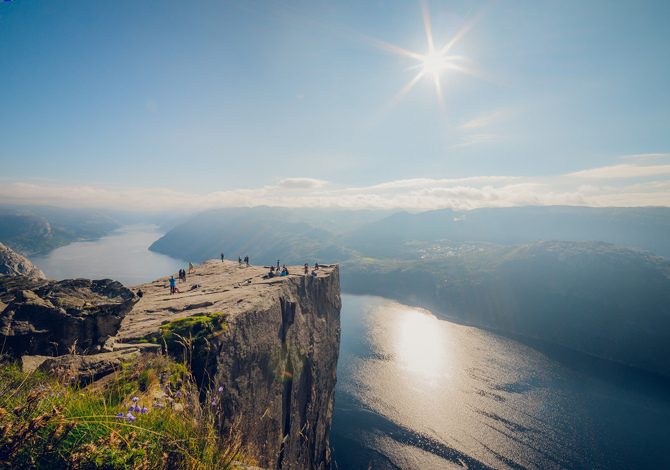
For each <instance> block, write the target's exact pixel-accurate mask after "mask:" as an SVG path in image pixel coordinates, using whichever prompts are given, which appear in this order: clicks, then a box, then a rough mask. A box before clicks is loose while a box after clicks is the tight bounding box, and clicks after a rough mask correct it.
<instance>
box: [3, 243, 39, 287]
mask: <svg viewBox="0 0 670 470" xmlns="http://www.w3.org/2000/svg"><path fill="white" fill-rule="evenodd" d="M0 276H26V277H29V278H34V279H46V276H45V275H44V273H43V272H42V271H41V270H40V269H39V268H38V267H37V266H35V265H34V264H33V263H31V262H30V260H29V259H28V258H26V257H25V256H23V255H20V254H18V253H17V252H15V251H14V250H12V249H11V248H9V247H8V246H6V245H3V244H2V243H0Z"/></svg>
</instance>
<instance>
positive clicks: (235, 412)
mask: <svg viewBox="0 0 670 470" xmlns="http://www.w3.org/2000/svg"><path fill="white" fill-rule="evenodd" d="M340 307H341V301H340V286H339V273H338V270H337V268H334V269H333V272H331V273H330V274H329V275H328V276H324V277H317V278H312V277H308V276H304V277H296V278H291V279H288V280H287V281H286V282H283V283H282V284H281V286H280V288H279V289H276V291H275V292H273V295H272V296H271V298H270V301H269V302H264V304H263V306H262V307H260V308H254V309H252V310H249V311H247V312H246V313H245V314H242V315H238V316H236V317H235V318H234V319H232V320H231V323H230V324H229V327H228V328H227V329H226V330H225V331H223V332H222V334H220V335H218V336H216V337H215V338H214V339H213V340H212V348H211V349H210V355H209V357H206V358H202V357H201V359H204V362H203V363H202V365H203V366H204V367H203V368H202V369H201V370H202V371H203V372H205V371H206V373H207V375H208V376H209V377H211V380H212V385H213V386H214V389H215V390H218V388H219V387H223V391H222V392H217V393H218V394H219V399H220V400H221V405H220V406H222V407H223V410H224V414H225V416H226V418H227V421H228V422H227V423H225V424H226V425H231V424H232V425H234V426H236V427H238V429H239V430H240V431H241V433H242V435H243V436H244V438H245V441H246V442H245V444H246V445H247V447H248V448H249V451H250V453H251V454H253V455H254V457H256V458H257V459H258V461H259V464H260V465H262V466H264V467H268V468H282V469H291V468H295V469H305V468H329V467H330V444H329V434H330V426H331V419H332V414H333V400H334V394H335V381H336V368H337V357H338V353H339V342H340Z"/></svg>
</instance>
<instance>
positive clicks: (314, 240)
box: [149, 207, 386, 264]
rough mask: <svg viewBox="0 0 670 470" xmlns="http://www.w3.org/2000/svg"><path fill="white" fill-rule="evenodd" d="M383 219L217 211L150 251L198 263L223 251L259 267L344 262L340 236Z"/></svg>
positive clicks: (374, 215) (287, 211)
mask: <svg viewBox="0 0 670 470" xmlns="http://www.w3.org/2000/svg"><path fill="white" fill-rule="evenodd" d="M385 215H386V213H384V212H373V211H357V212H352V211H335V210H333V211H318V210H315V209H286V208H275V207H254V208H232V209H217V210H211V211H206V212H203V213H200V214H198V215H196V216H194V217H192V218H190V219H188V220H187V221H186V222H183V223H182V224H179V225H177V226H176V227H174V228H173V229H172V230H170V231H169V232H168V233H167V234H165V236H163V237H162V238H161V239H159V240H157V241H156V242H155V243H154V244H152V245H151V247H150V248H149V249H150V250H152V251H156V252H159V253H165V254H170V255H172V256H175V257H178V258H181V259H188V260H192V261H198V262H200V261H205V260H207V259H211V258H216V257H218V256H219V255H220V253H221V252H222V251H223V252H224V253H225V254H226V256H227V257H228V258H233V259H236V258H237V257H238V256H241V257H244V256H247V255H248V256H250V258H251V261H252V262H253V263H260V264H272V263H274V262H276V260H277V259H278V258H279V259H281V260H282V262H285V263H290V264H302V263H304V262H308V261H309V262H314V260H319V259H322V260H325V259H328V260H337V259H346V258H348V257H349V253H348V251H347V249H346V248H345V247H343V246H342V244H341V243H340V242H339V241H338V239H339V238H340V237H341V235H340V234H341V233H343V232H345V231H347V230H352V229H355V228H358V227H359V226H361V225H363V224H365V223H368V222H369V221H376V220H380V219H381V218H382V217H384V216H385Z"/></svg>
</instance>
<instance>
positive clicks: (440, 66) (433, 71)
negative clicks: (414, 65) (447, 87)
mask: <svg viewBox="0 0 670 470" xmlns="http://www.w3.org/2000/svg"><path fill="white" fill-rule="evenodd" d="M447 60H448V59H447V58H446V57H445V56H444V55H443V54H440V52H439V51H433V52H431V53H429V54H427V55H425V56H424V57H423V60H422V61H421V64H420V65H421V71H422V72H423V74H424V75H429V76H432V77H433V78H434V77H436V76H437V77H438V78H439V76H440V74H441V73H442V72H443V71H444V70H445V69H446V68H447Z"/></svg>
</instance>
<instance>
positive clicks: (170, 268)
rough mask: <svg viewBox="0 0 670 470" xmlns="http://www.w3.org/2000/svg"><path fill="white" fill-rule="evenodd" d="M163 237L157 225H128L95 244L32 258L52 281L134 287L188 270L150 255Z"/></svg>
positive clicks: (175, 261) (169, 259) (172, 260)
mask: <svg viewBox="0 0 670 470" xmlns="http://www.w3.org/2000/svg"><path fill="white" fill-rule="evenodd" d="M161 236H162V232H160V231H159V230H158V227H156V226H155V225H127V226H124V227H122V228H120V229H118V230H116V231H114V232H113V233H111V234H110V235H107V236H105V237H103V238H100V239H98V240H94V241H87V242H75V243H71V244H69V245H66V246H63V247H60V248H56V249H55V250H53V251H51V252H50V253H48V254H47V255H46V256H39V257H34V258H31V261H32V262H33V263H35V264H36V265H37V266H38V267H39V268H40V269H41V270H42V271H44V274H46V275H47V277H49V278H51V279H71V278H77V277H85V278H90V279H104V278H109V279H114V280H116V281H120V282H122V283H123V284H125V285H128V286H132V285H136V284H141V283H144V282H149V281H153V280H154V279H157V278H159V277H161V276H165V275H168V274H172V273H175V272H177V271H178V270H179V268H181V267H185V263H184V261H182V260H178V259H175V258H172V257H170V256H166V255H163V254H160V253H154V252H153V251H149V246H150V245H151V244H152V243H153V242H154V241H156V240H157V239H158V238H160V237H161Z"/></svg>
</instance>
